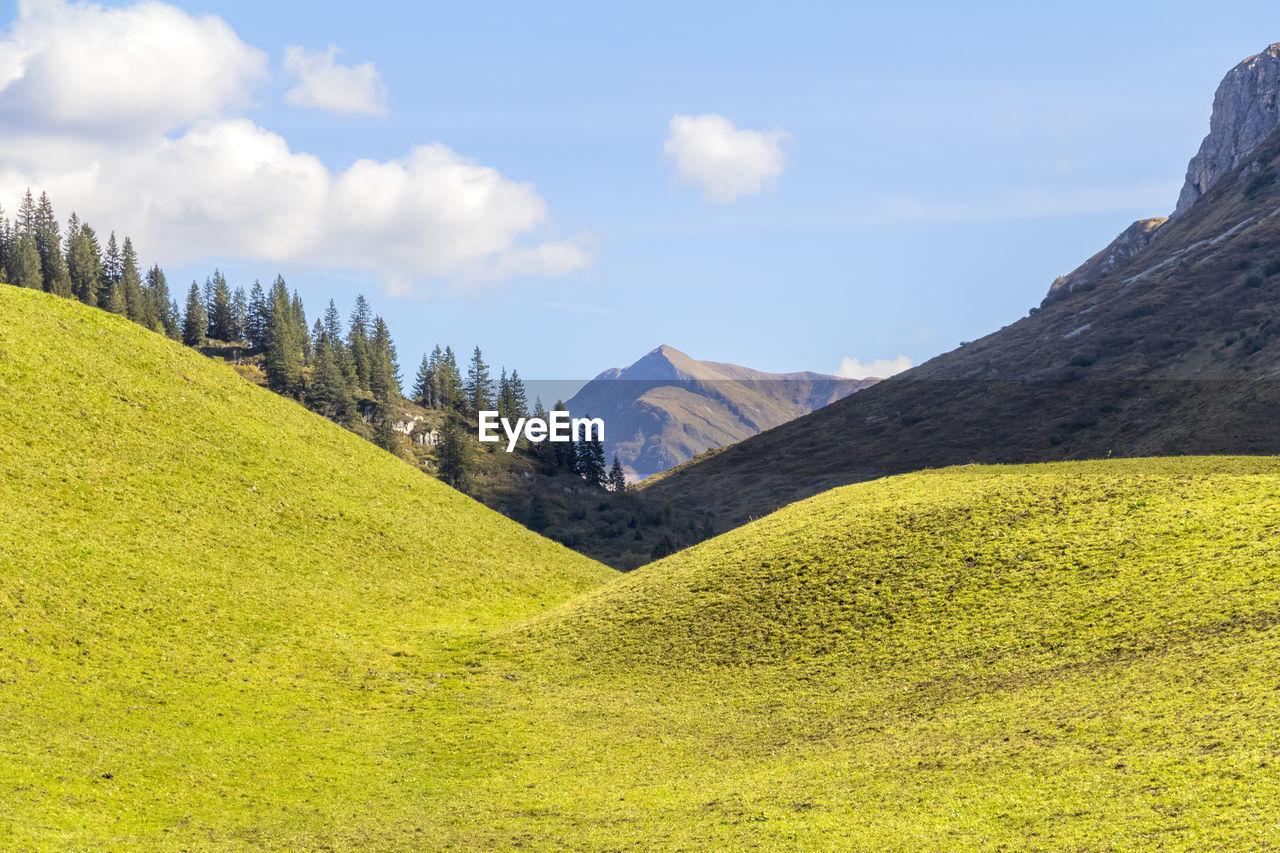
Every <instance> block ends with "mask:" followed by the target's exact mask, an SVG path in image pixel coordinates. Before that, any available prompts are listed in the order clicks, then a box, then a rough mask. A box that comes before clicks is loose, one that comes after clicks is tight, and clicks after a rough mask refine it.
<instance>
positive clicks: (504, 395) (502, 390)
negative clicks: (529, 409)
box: [498, 367, 515, 423]
mask: <svg viewBox="0 0 1280 853" xmlns="http://www.w3.org/2000/svg"><path fill="white" fill-rule="evenodd" d="M513 409H514V405H513V401H512V399H511V380H509V379H507V368H506V367H503V368H502V372H501V373H500V374H499V375H498V417H500V418H506V419H508V420H509V421H512V422H513V423H514V421H515V419H514V418H513V417H512V416H511V414H512V411H513Z"/></svg>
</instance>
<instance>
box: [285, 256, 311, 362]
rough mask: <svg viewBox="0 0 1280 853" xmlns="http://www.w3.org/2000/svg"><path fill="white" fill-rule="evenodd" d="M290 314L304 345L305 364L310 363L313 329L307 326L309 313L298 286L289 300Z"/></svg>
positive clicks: (299, 338) (295, 329) (298, 336)
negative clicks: (306, 310) (303, 303)
mask: <svg viewBox="0 0 1280 853" xmlns="http://www.w3.org/2000/svg"><path fill="white" fill-rule="evenodd" d="M277 278H279V276H277ZM280 281H281V282H283V281H284V279H283V278H281V279H280ZM289 316H290V317H291V318H292V319H293V327H294V333H295V334H296V335H297V338H298V342H299V343H300V344H301V345H302V361H303V363H304V364H310V363H311V357H312V355H313V353H312V350H311V344H312V341H311V331H310V330H309V329H308V328H307V313H306V312H305V311H303V310H302V297H301V296H299V295H298V291H297V289H296V288H295V289H294V291H293V297H292V298H291V299H290V300H289Z"/></svg>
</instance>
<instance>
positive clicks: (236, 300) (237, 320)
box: [231, 287, 249, 341]
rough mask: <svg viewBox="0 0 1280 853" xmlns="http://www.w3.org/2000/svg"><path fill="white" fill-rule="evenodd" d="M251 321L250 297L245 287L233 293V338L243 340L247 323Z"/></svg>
mask: <svg viewBox="0 0 1280 853" xmlns="http://www.w3.org/2000/svg"><path fill="white" fill-rule="evenodd" d="M248 322H249V297H248V296H247V295H246V294H245V292H244V288H243V287H237V288H236V289H235V291H234V292H233V293H232V294H231V340H233V341H243V340H244V338H245V335H244V330H245V325H246V324H247V323H248Z"/></svg>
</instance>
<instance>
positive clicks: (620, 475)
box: [609, 453, 627, 494]
mask: <svg viewBox="0 0 1280 853" xmlns="http://www.w3.org/2000/svg"><path fill="white" fill-rule="evenodd" d="M609 490H610V491H613V492H617V493H618V494H622V493H623V492H625V491H626V490H627V475H626V473H625V472H624V471H623V470H622V463H621V462H619V461H618V454H616V453H615V454H613V467H612V468H610V469H609Z"/></svg>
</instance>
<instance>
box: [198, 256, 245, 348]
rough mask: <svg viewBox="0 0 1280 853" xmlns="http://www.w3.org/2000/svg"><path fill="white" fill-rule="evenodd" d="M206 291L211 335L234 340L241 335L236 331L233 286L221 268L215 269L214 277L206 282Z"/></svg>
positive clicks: (206, 309)
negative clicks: (231, 286)
mask: <svg viewBox="0 0 1280 853" xmlns="http://www.w3.org/2000/svg"><path fill="white" fill-rule="evenodd" d="M205 291H206V293H207V299H206V302H205V311H206V312H208V315H209V337H210V338H213V339H214V340H215V341H234V340H235V339H236V338H237V337H239V336H238V335H237V334H236V333H235V323H236V320H235V308H234V307H233V306H232V304H231V288H230V287H229V286H228V285H227V279H226V277H225V276H223V274H222V271H221V270H216V269H215V270H214V271H213V278H212V279H210V280H208V281H207V283H206V284H205Z"/></svg>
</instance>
